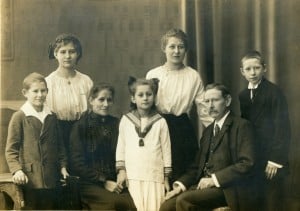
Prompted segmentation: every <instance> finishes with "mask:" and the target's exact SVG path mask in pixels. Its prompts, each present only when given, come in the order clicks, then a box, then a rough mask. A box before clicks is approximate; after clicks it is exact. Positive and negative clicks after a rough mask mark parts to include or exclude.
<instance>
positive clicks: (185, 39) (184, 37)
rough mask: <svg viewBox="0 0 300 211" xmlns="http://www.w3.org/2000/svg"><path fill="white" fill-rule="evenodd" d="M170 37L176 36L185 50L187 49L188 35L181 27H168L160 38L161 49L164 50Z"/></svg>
mask: <svg viewBox="0 0 300 211" xmlns="http://www.w3.org/2000/svg"><path fill="white" fill-rule="evenodd" d="M170 37H176V38H178V39H180V40H182V42H183V44H184V47H185V50H186V51H187V50H188V37H187V35H186V34H185V33H184V32H183V31H182V30H181V29H170V30H169V31H167V32H166V33H165V34H164V35H163V36H162V38H161V49H162V51H164V50H165V48H166V46H167V43H168V40H169V38H170Z"/></svg>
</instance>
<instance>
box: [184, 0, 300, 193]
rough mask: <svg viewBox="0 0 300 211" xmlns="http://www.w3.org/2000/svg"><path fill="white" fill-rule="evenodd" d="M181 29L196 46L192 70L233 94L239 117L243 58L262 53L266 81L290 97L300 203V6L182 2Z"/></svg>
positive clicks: (242, 0)
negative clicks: (245, 55) (243, 56)
mask: <svg viewBox="0 0 300 211" xmlns="http://www.w3.org/2000/svg"><path fill="white" fill-rule="evenodd" d="M181 7H182V8H181V9H182V16H183V18H182V28H183V29H184V30H185V31H186V32H187V34H188V36H189V38H190V40H191V43H190V47H191V48H190V50H189V53H188V56H187V63H188V65H190V66H192V67H194V68H196V69H197V70H198V71H199V72H200V74H201V76H202V78H203V80H204V83H205V84H207V83H211V82H220V83H223V84H225V85H226V86H227V87H228V88H229V89H230V90H231V93H232V97H233V105H232V108H233V111H234V112H235V113H237V114H239V103H238V93H239V92H240V91H241V90H242V89H243V88H244V87H245V86H246V85H247V82H246V81H245V79H244V78H243V77H242V76H241V74H240V69H239V68H240V58H241V57H242V55H243V54H244V53H246V52H247V51H249V50H254V49H255V50H258V51H260V52H261V53H262V55H263V56H264V57H265V60H266V63H267V73H266V77H267V78H268V79H269V80H271V81H272V82H274V83H276V84H278V85H279V86H280V87H281V88H282V89H283V91H284V93H285V94H286V96H287V100H288V104H289V109H290V119H291V123H292V142H291V152H290V160H291V175H290V180H289V187H291V190H292V191H291V192H290V193H291V194H292V195H293V196H297V197H300V183H299V181H298V179H295V178H299V176H300V158H299V156H297V155H299V153H300V149H299V148H300V144H299V141H298V139H299V137H300V133H299V130H298V128H299V126H300V117H299V114H298V112H297V111H298V108H299V106H300V103H299V99H300V95H299V91H297V90H298V87H299V86H298V83H299V82H298V81H299V79H300V77H299V76H300V74H299V73H298V67H299V65H300V62H299V59H298V58H299V56H300V30H299V29H298V28H299V25H298V21H299V20H300V2H299V1H296V0H291V1H280V0H268V1H264V0H181Z"/></svg>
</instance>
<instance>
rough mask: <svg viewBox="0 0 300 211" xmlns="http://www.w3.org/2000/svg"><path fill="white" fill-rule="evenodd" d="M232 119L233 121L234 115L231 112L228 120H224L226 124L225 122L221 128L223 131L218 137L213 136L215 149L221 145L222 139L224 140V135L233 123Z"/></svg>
mask: <svg viewBox="0 0 300 211" xmlns="http://www.w3.org/2000/svg"><path fill="white" fill-rule="evenodd" d="M232 121H233V117H232V114H231V113H230V114H229V115H228V116H227V118H226V120H225V122H224V124H223V126H222V128H221V131H220V132H219V134H218V135H217V136H216V137H212V138H214V139H215V145H214V148H213V150H215V149H216V148H217V147H218V146H219V144H220V143H221V141H222V140H223V136H224V134H225V133H226V132H227V131H228V129H229V127H230V125H231V124H232Z"/></svg>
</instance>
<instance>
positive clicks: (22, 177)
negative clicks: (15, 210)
mask: <svg viewBox="0 0 300 211" xmlns="http://www.w3.org/2000/svg"><path fill="white" fill-rule="evenodd" d="M12 179H13V182H14V183H15V184H18V185H24V184H27V182H28V177H27V176H26V174H25V173H24V172H23V171H22V170H18V171H16V172H15V174H14V175H13V177H12Z"/></svg>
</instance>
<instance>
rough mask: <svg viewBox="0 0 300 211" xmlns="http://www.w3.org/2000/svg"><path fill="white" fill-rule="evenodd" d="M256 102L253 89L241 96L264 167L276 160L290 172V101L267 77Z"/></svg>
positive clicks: (260, 85) (243, 116)
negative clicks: (288, 102) (251, 94)
mask: <svg viewBox="0 0 300 211" xmlns="http://www.w3.org/2000/svg"><path fill="white" fill-rule="evenodd" d="M253 99H254V100H253V102H251V100H250V90H249V89H245V90H243V91H242V92H241V93H240V95H239V100H240V109H241V116H242V118H245V119H248V120H250V122H252V124H253V126H254V130H255V137H256V141H257V146H258V152H259V154H258V155H259V157H258V161H259V162H260V165H261V168H265V166H266V164H267V162H268V161H273V162H275V163H278V164H281V165H283V166H284V167H285V168H284V169H287V168H286V167H288V150H289V143H290V136H291V132H290V121H289V114H288V105H287V102H286V98H285V96H284V95H283V93H282V92H281V90H280V89H279V88H278V87H277V86H276V85H275V84H273V83H271V82H269V81H268V80H266V79H265V78H263V79H262V81H261V83H260V84H259V86H258V87H257V89H256V91H255V96H254V98H253Z"/></svg>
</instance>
